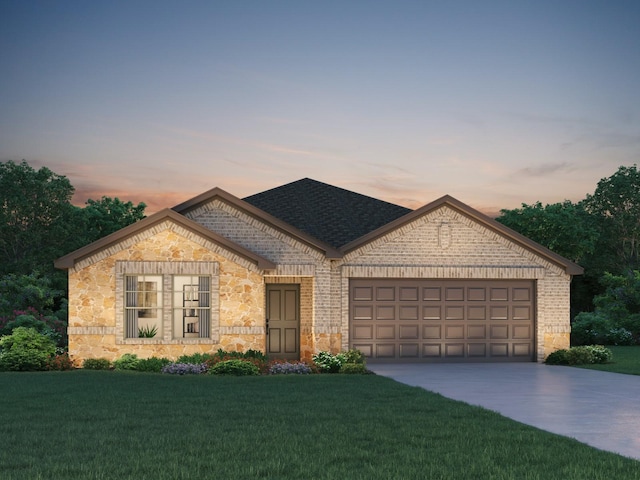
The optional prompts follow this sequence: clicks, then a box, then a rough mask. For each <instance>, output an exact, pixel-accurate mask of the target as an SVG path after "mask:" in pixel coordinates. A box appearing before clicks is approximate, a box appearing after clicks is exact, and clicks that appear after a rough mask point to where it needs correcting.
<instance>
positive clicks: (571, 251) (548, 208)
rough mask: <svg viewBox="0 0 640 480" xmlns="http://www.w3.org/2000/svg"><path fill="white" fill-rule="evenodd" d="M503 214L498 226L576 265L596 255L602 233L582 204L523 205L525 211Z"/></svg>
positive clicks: (505, 212) (517, 210)
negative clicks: (510, 230)
mask: <svg viewBox="0 0 640 480" xmlns="http://www.w3.org/2000/svg"><path fill="white" fill-rule="evenodd" d="M500 212H501V216H500V217H498V218H497V219H496V220H497V221H498V222H500V223H502V224H503V225H505V226H507V227H509V228H512V229H514V230H516V231H517V232H518V233H521V234H522V235H524V236H526V237H528V238H530V239H532V240H534V241H536V242H538V243H539V244H541V245H544V246H545V247H547V248H548V249H550V250H552V251H554V252H555V253H557V254H558V255H562V256H563V257H565V258H568V259H570V260H572V261H574V262H577V263H580V261H582V260H583V259H585V258H586V257H588V256H589V255H591V254H592V253H593V252H594V251H595V246H596V242H597V240H598V236H599V232H598V229H597V227H596V225H595V223H594V221H593V218H592V217H591V215H589V213H588V212H587V211H586V210H585V208H584V205H583V204H582V202H579V203H572V202H571V201H569V200H565V201H564V202H562V203H554V204H550V205H549V204H548V205H545V206H542V203H540V202H536V203H535V204H533V205H527V204H524V203H523V204H522V208H516V209H514V210H501V211H500Z"/></svg>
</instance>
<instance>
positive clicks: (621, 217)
mask: <svg viewBox="0 0 640 480" xmlns="http://www.w3.org/2000/svg"><path fill="white" fill-rule="evenodd" d="M584 203H585V208H586V210H587V211H588V212H589V213H590V214H591V215H592V216H594V218H595V219H596V220H597V225H598V228H599V230H600V241H599V245H598V251H599V252H600V255H601V256H600V261H601V262H602V261H606V263H607V266H606V268H604V269H603V270H607V271H610V272H611V273H616V274H621V273H623V272H625V271H626V270H628V269H638V268H640V171H638V168H637V166H636V165H633V166H632V167H624V166H623V167H619V168H618V171H617V172H616V173H614V174H613V175H612V176H610V177H608V178H603V179H602V180H600V181H599V182H598V186H597V187H596V190H595V192H594V193H593V195H587V198H586V200H585V201H584Z"/></svg>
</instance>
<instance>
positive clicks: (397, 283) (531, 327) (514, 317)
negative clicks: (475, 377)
mask: <svg viewBox="0 0 640 480" xmlns="http://www.w3.org/2000/svg"><path fill="white" fill-rule="evenodd" d="M535 298H536V296H535V282H534V281H533V280H442V279H388V278H386V279H351V280H350V282H349V330H350V331H349V338H350V342H349V343H350V347H351V348H356V349H358V350H360V351H361V352H363V353H364V354H365V356H367V359H368V361H374V362H375V361H396V362H414V361H417V362H455V361H458V362H460V361H462V362H501V361H506V362H509V361H515V362H518V361H520V362H531V361H535V357H534V354H535V317H536V315H535Z"/></svg>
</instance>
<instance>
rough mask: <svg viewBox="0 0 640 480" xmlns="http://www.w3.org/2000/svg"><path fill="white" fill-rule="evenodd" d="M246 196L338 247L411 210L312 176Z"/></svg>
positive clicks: (247, 198) (258, 204) (255, 204)
mask: <svg viewBox="0 0 640 480" xmlns="http://www.w3.org/2000/svg"><path fill="white" fill-rule="evenodd" d="M243 200H244V201H245V202H247V203H249V204H251V205H253V206H254V207H258V208H259V209H261V210H264V211H265V212H267V213H269V214H270V215H273V216H274V217H276V218H279V219H280V220H282V221H284V222H286V223H288V224H289V225H291V226H293V227H295V228H297V229H298V230H301V231H303V232H305V233H307V234H309V235H311V236H313V237H315V238H317V239H318V240H321V241H323V242H325V243H328V244H329V245H331V246H333V247H335V248H339V247H341V246H342V245H346V244H347V243H349V242H351V241H353V240H355V239H357V238H360V237H361V236H363V235H366V234H367V233H369V232H372V231H373V230H375V229H377V228H379V227H382V226H383V225H386V224H387V223H389V222H391V221H393V220H395V219H396V218H399V217H401V216H403V215H406V214H407V213H409V212H411V211H412V210H410V209H408V208H405V207H401V206H399V205H394V204H393V203H388V202H384V201H382V200H378V199H375V198H372V197H367V196H366V195H361V194H359V193H355V192H351V191H349V190H344V189H342V188H338V187H334V186H333V185H328V184H326V183H322V182H318V181H316V180H311V179H310V178H303V179H302V180H298V181H295V182H292V183H288V184H286V185H282V186H281V187H276V188H273V189H271V190H267V191H265V192H262V193H256V194H255V195H251V196H249V197H246V198H244V199H243Z"/></svg>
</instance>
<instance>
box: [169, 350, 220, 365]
mask: <svg viewBox="0 0 640 480" xmlns="http://www.w3.org/2000/svg"><path fill="white" fill-rule="evenodd" d="M212 358H213V355H212V354H211V353H193V354H191V355H182V356H180V357H178V359H177V360H176V362H175V363H191V364H193V365H200V364H201V363H206V362H207V361H208V360H211V359H212Z"/></svg>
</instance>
